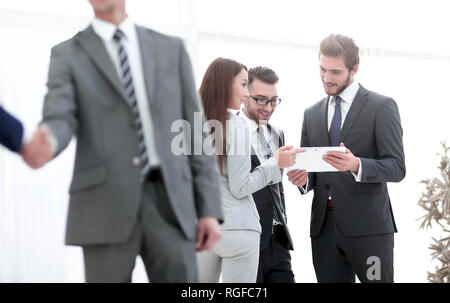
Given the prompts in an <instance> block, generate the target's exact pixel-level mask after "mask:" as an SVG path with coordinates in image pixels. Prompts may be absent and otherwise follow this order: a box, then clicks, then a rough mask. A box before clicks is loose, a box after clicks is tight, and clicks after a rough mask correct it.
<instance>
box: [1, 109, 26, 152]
mask: <svg viewBox="0 0 450 303" xmlns="http://www.w3.org/2000/svg"><path fill="white" fill-rule="evenodd" d="M23 133H24V130H23V125H22V123H21V122H20V121H19V120H17V119H16V118H15V117H14V116H12V115H11V114H9V113H8V112H7V111H5V110H4V109H3V107H1V106H0V143H1V144H3V145H4V146H6V148H8V149H9V150H11V151H13V152H18V151H20V149H21V148H22V140H23Z"/></svg>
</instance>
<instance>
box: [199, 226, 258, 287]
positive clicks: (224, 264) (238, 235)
mask: <svg viewBox="0 0 450 303" xmlns="http://www.w3.org/2000/svg"><path fill="white" fill-rule="evenodd" d="M259 238H260V233H259V232H257V231H255V230H247V229H236V230H222V238H221V239H220V240H219V241H218V242H217V243H216V245H214V246H213V248H211V249H209V250H206V251H202V252H199V253H197V262H198V272H199V280H200V282H201V283H217V282H219V278H220V274H221V273H222V282H223V283H255V282H256V275H257V272H258V258H259Z"/></svg>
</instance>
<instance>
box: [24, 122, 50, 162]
mask: <svg viewBox="0 0 450 303" xmlns="http://www.w3.org/2000/svg"><path fill="white" fill-rule="evenodd" d="M19 154H20V155H21V156H22V159H23V160H24V161H25V163H27V164H28V166H30V167H31V168H33V169H38V168H41V167H42V166H44V165H45V164H46V163H47V162H48V161H50V160H51V159H52V158H53V150H52V141H51V135H50V131H49V130H48V128H47V127H46V126H42V125H41V126H39V127H38V129H37V130H36V131H35V132H34V134H33V137H32V138H31V140H29V141H28V142H25V143H24V144H23V146H22V149H21V150H20V151H19Z"/></svg>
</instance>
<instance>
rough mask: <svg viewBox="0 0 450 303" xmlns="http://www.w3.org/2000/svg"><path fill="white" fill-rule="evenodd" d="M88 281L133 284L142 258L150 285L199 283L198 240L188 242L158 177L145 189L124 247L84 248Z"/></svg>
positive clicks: (102, 246) (123, 244)
mask: <svg viewBox="0 0 450 303" xmlns="http://www.w3.org/2000/svg"><path fill="white" fill-rule="evenodd" d="M83 253H84V262H85V275H86V282H107V283H111V282H127V283H129V282H131V277H132V272H133V268H134V265H135V261H136V257H137V256H138V255H141V257H142V260H143V262H144V265H145V269H146V272H147V275H148V278H149V280H150V282H180V283H183V282H188V283H190V282H198V273H197V264H196V257H195V240H191V239H187V238H186V237H185V236H184V235H183V234H182V231H181V228H180V226H179V225H178V223H177V220H176V218H175V215H174V212H173V210H172V208H171V206H170V203H169V200H168V196H167V193H166V190H165V186H164V182H163V180H162V178H161V176H160V174H157V175H156V177H154V178H153V179H152V181H146V182H145V183H144V186H143V194H142V201H141V206H140V210H139V214H138V220H137V224H136V226H135V227H134V230H133V232H132V233H131V235H130V237H129V239H128V240H127V241H126V242H124V243H120V244H112V245H88V246H83Z"/></svg>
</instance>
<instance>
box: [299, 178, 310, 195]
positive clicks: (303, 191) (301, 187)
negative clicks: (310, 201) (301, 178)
mask: <svg viewBox="0 0 450 303" xmlns="http://www.w3.org/2000/svg"><path fill="white" fill-rule="evenodd" d="M308 185H309V177H308V178H307V179H306V184H305V186H299V187H298V188H300V190H301V191H302V194H306V193H307V192H308Z"/></svg>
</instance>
